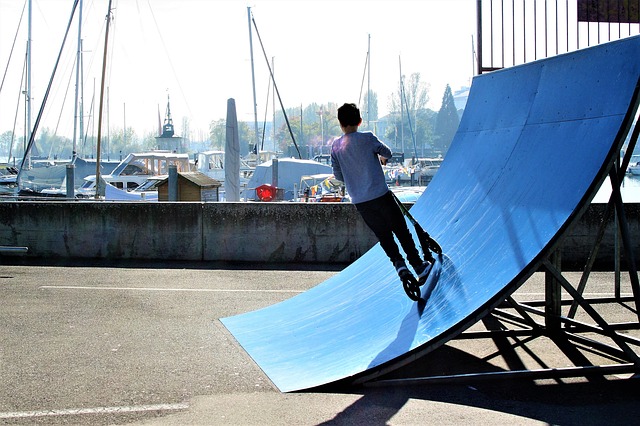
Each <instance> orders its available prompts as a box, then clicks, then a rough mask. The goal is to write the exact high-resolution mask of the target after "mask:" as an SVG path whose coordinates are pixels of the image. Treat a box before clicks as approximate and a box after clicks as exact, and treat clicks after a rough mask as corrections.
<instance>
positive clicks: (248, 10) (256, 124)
mask: <svg viewBox="0 0 640 426" xmlns="http://www.w3.org/2000/svg"><path fill="white" fill-rule="evenodd" d="M247 18H248V22H249V50H250V54H251V81H252V87H253V116H254V128H255V133H256V155H257V159H256V165H257V164H259V163H260V150H259V148H258V146H259V145H260V135H259V133H258V101H257V98H256V73H255V69H254V63H253V35H252V33H251V7H247Z"/></svg>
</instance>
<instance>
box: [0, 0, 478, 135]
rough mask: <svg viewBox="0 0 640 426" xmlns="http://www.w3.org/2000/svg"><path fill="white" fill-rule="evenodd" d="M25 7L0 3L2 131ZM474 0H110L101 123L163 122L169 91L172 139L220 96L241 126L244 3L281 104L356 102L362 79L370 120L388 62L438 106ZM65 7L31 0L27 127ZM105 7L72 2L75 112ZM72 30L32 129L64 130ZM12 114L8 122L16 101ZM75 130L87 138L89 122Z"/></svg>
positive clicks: (382, 102)
mask: <svg viewBox="0 0 640 426" xmlns="http://www.w3.org/2000/svg"><path fill="white" fill-rule="evenodd" d="M25 3H26V0H0V67H1V69H0V72H1V73H2V75H3V76H4V75H5V69H6V70H7V72H6V77H4V81H3V83H2V84H3V86H2V90H1V91H0V133H2V132H4V131H6V130H11V128H12V127H13V123H14V118H15V116H16V105H18V100H19V99H20V98H21V99H22V100H24V95H21V94H20V92H21V90H22V88H21V84H20V77H21V73H22V67H23V63H24V57H25V50H26V44H27V24H26V23H27V11H26V9H25V12H24V17H23V20H22V24H21V26H20V28H18V23H19V21H20V16H21V13H22V10H23V7H24V5H25ZM475 5H476V2H475V0H421V1H418V0H388V1H386V0H385V1H383V0H368V1H366V0H320V1H313V0H304V1H294V0H284V1H275V0H253V1H252V2H249V3H247V2H243V1H236V0H227V1H225V0H119V1H118V0H113V3H112V12H113V14H112V17H113V21H112V26H111V27H110V30H109V31H110V33H109V39H108V43H109V44H108V46H109V54H108V59H107V78H106V79H105V86H106V87H108V90H107V89H105V93H108V96H106V95H105V99H108V102H107V101H106V100H105V107H104V109H105V111H108V114H106V113H105V119H104V120H105V121H104V123H105V124H103V126H105V127H103V128H107V127H108V128H110V129H122V128H123V126H124V125H125V123H126V126H127V127H133V128H134V129H135V131H136V133H137V135H138V136H140V137H142V136H143V135H144V134H145V133H150V132H154V133H155V132H156V129H157V128H158V110H160V115H161V116H162V118H163V119H164V115H165V109H166V104H167V96H168V95H169V96H170V99H171V113H172V117H173V121H174V125H175V127H176V134H178V135H182V132H183V131H184V129H182V122H183V119H184V118H187V119H188V121H189V128H190V132H191V135H190V136H191V137H192V138H193V139H196V140H197V139H198V138H200V137H201V136H202V135H206V134H207V129H208V126H209V123H210V122H211V121H212V120H218V119H224V118H225V117H226V110H227V100H228V99H234V100H235V104H236V109H237V115H238V120H240V121H248V122H253V120H254V99H253V83H252V81H253V79H252V72H251V68H252V66H251V65H252V61H251V49H250V43H249V33H250V31H249V18H248V16H249V14H248V8H250V11H251V16H252V18H253V19H254V20H255V24H256V26H257V30H258V32H259V36H260V39H261V41H262V45H263V46H264V50H265V52H266V57H267V58H268V60H269V62H270V63H271V62H272V63H273V65H274V66H273V69H274V75H275V81H276V85H277V87H278V91H279V93H280V97H281V99H282V102H283V104H284V106H285V108H299V107H300V106H303V107H306V106H307V105H308V104H310V103H313V102H315V103H318V104H326V103H328V102H334V103H338V104H342V103H344V102H355V103H358V101H359V98H360V94H361V90H364V91H366V89H367V87H368V81H370V89H371V90H372V91H374V92H375V93H377V95H378V108H379V113H380V114H379V115H380V116H382V115H384V114H386V113H388V111H389V110H388V104H389V97H390V95H391V94H392V93H393V92H395V91H397V88H398V85H399V79H400V66H401V67H402V74H404V75H405V76H409V75H410V74H413V73H420V75H421V78H422V81H423V82H425V83H427V84H428V85H429V97H430V101H429V107H431V108H432V109H435V110H437V109H439V107H440V104H441V101H442V95H443V94H444V90H445V87H446V85H447V84H449V85H450V86H451V88H452V90H454V91H455V90H457V89H459V88H461V87H463V86H468V85H470V83H471V79H472V77H473V74H474V68H475V66H474V63H473V48H472V44H473V38H474V37H475V31H476V28H475V25H476V14H475ZM72 6H73V0H32V90H31V93H32V98H33V102H32V105H33V110H32V111H33V112H32V117H33V118H32V122H35V118H36V116H37V114H38V111H39V109H40V105H41V104H42V100H43V97H44V94H45V91H46V87H47V84H48V83H49V79H50V78H51V75H52V71H53V67H54V63H55V60H56V57H57V55H58V52H59V51H60V48H61V45H62V40H63V36H64V31H65V29H66V27H67V25H68V22H69V18H70V16H71V9H72ZM107 7H108V0H83V20H82V39H83V49H82V50H83V55H82V57H83V62H82V63H83V71H84V72H83V73H82V75H83V77H84V78H83V81H84V90H83V94H84V95H83V98H84V108H83V111H85V112H84V114H85V116H89V115H90V111H91V110H90V108H91V103H92V99H95V101H94V105H95V106H94V110H97V109H98V99H99V92H100V82H101V68H102V62H103V61H102V57H103V50H104V39H105V37H104V36H105V22H106V19H105V18H106V14H107ZM258 32H256V30H255V27H253V26H252V28H251V34H252V41H253V65H254V72H255V88H256V89H255V91H256V98H257V99H256V102H255V104H256V109H257V115H258V120H260V121H261V120H263V119H264V117H265V114H266V116H267V119H268V120H269V119H271V116H272V111H273V108H272V107H273V100H272V98H271V94H272V93H273V92H272V90H273V88H271V89H269V79H270V76H269V70H268V67H267V60H266V59H265V52H263V50H262V47H261V44H260V40H259V38H258ZM77 38H78V24H77V18H74V21H73V23H72V26H71V30H70V33H69V38H68V41H67V46H66V47H65V49H64V52H63V55H62V58H61V60H60V64H59V68H58V73H57V74H56V78H55V81H54V84H53V86H52V89H51V92H50V95H49V101H48V102H47V107H46V108H45V113H44V114H43V118H42V122H41V125H40V126H41V128H43V127H47V128H49V129H57V134H61V135H69V136H70V135H71V134H72V133H73V96H74V95H73V93H74V91H73V88H74V85H75V76H74V74H73V70H74V67H75V64H74V60H75V56H76V51H77ZM14 39H15V47H14V52H13V55H12V56H11V61H10V62H9V57H10V51H11V48H12V44H13V43H14ZM368 50H369V52H370V62H369V64H368V65H369V69H368V74H365V65H366V62H367V51H368ZM7 64H9V65H8V67H7ZM365 75H367V76H370V80H369V79H368V78H367V77H365ZM363 77H364V79H363ZM363 80H364V83H363ZM67 87H68V88H69V89H68V90H67ZM269 90H271V91H269ZM268 94H269V97H268ZM65 95H66V100H65ZM63 101H64V102H63ZM276 103H277V101H276ZM62 105H64V107H63V106H62ZM107 107H108V108H107ZM276 109H279V105H276ZM17 114H18V118H17V122H18V125H17V129H21V128H23V127H24V121H25V120H24V103H22V104H21V106H20V107H19V109H18V113H17ZM88 127H89V130H88V131H89V133H90V134H91V133H92V132H93V133H94V134H95V133H96V132H97V130H96V129H97V120H94V124H93V128H91V125H89V126H88ZM92 129H93V130H92ZM103 131H104V130H103ZM21 132H22V130H17V133H19V134H21Z"/></svg>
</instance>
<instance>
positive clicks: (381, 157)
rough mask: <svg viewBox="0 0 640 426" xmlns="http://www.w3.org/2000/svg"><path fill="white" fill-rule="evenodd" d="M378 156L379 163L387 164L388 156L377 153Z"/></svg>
mask: <svg viewBox="0 0 640 426" xmlns="http://www.w3.org/2000/svg"><path fill="white" fill-rule="evenodd" d="M378 158H379V159H380V164H382V165H383V166H386V165H387V161H389V159H388V158H384V157H383V156H382V155H378Z"/></svg>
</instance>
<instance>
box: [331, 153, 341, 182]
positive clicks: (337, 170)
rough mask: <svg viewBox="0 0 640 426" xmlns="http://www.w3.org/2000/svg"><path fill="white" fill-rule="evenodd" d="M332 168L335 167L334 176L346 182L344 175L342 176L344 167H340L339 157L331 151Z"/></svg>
mask: <svg viewBox="0 0 640 426" xmlns="http://www.w3.org/2000/svg"><path fill="white" fill-rule="evenodd" d="M331 168H332V169H333V176H334V177H335V178H336V179H338V180H339V181H340V182H344V177H343V176H342V169H341V168H340V162H339V161H338V159H337V158H335V156H334V155H333V152H332V153H331Z"/></svg>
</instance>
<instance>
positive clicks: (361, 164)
mask: <svg viewBox="0 0 640 426" xmlns="http://www.w3.org/2000/svg"><path fill="white" fill-rule="evenodd" d="M378 155H381V156H383V157H385V158H391V149H389V147H388V146H387V145H385V144H384V143H383V142H381V141H380V140H379V139H378V138H377V137H376V135H374V134H373V133H371V132H353V133H347V134H344V135H342V136H341V137H340V138H338V139H336V140H335V141H334V142H333V144H332V145H331V167H332V168H333V174H334V175H335V177H336V179H338V180H341V181H343V182H344V184H345V185H346V187H347V191H349V196H350V197H351V202H352V203H354V204H358V203H363V202H365V201H370V200H373V199H375V198H378V197H381V196H383V195H384V194H386V193H387V191H389V187H388V186H387V183H386V182H385V178H384V172H383V171H382V166H381V165H380V159H379V158H378Z"/></svg>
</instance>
